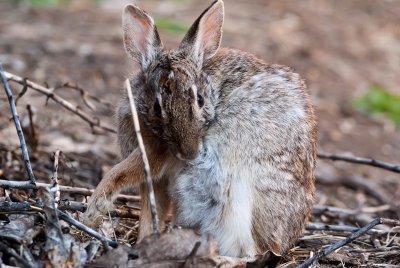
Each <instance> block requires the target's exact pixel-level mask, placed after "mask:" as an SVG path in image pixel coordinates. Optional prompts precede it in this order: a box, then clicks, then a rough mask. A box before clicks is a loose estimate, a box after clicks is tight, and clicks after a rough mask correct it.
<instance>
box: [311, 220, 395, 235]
mask: <svg viewBox="0 0 400 268" xmlns="http://www.w3.org/2000/svg"><path fill="white" fill-rule="evenodd" d="M358 229H360V228H358V227H354V226H348V225H331V224H322V223H314V222H309V223H308V224H307V225H306V230H308V231H329V232H354V231H357V230H358ZM367 233H368V234H377V235H384V234H387V232H385V231H382V230H377V229H371V230H369V231H368V232H367ZM392 233H397V232H392Z"/></svg>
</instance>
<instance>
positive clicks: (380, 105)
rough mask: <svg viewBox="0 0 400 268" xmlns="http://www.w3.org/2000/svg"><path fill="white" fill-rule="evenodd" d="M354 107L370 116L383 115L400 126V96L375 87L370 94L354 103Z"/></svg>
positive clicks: (369, 91) (371, 88) (370, 90)
mask: <svg viewBox="0 0 400 268" xmlns="http://www.w3.org/2000/svg"><path fill="white" fill-rule="evenodd" d="M353 104H354V107H355V108H356V109H358V110H362V111H366V112H368V113H370V114H381V115H384V116H385V117H387V118H389V119H390V120H392V121H393V122H394V123H395V124H396V125H397V126H400V95H395V94H392V93H390V92H388V91H387V90H385V89H384V88H382V87H380V86H377V85H374V86H371V87H370V88H369V90H368V92H367V93H366V94H365V95H363V96H361V97H360V98H358V99H357V100H355V101H354V103H353Z"/></svg>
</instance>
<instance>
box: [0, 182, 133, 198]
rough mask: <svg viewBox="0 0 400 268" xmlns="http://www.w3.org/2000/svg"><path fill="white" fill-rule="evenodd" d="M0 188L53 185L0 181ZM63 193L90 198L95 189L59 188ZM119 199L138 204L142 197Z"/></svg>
mask: <svg viewBox="0 0 400 268" xmlns="http://www.w3.org/2000/svg"><path fill="white" fill-rule="evenodd" d="M0 187H1V188H4V189H35V190H37V189H38V187H52V184H47V183H42V182H37V183H36V185H32V184H30V182H29V181H8V180H0ZM58 187H59V188H60V190H61V192H66V193H71V194H79V195H84V196H90V195H92V194H93V192H94V190H93V189H86V188H80V187H72V186H64V185H59V186H58ZM117 199H118V200H120V201H125V202H138V201H140V196H137V195H125V194H119V195H118V196H117Z"/></svg>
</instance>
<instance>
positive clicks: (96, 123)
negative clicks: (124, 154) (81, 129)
mask: <svg viewBox="0 0 400 268" xmlns="http://www.w3.org/2000/svg"><path fill="white" fill-rule="evenodd" d="M4 73H5V77H6V78H7V79H9V80H11V81H14V82H16V83H18V84H21V85H27V86H28V87H29V88H31V89H33V90H35V91H37V92H39V93H42V94H44V95H46V96H47V98H50V99H52V100H54V101H55V102H56V103H58V104H60V105H61V106H63V107H64V108H66V109H67V110H68V111H70V112H72V113H74V114H76V115H77V116H79V117H80V118H82V119H83V120H84V121H86V122H87V123H89V125H90V127H91V128H92V129H93V128H94V127H98V128H100V129H103V130H105V131H108V132H112V133H116V131H115V129H114V128H112V127H109V126H106V125H103V124H102V123H101V122H100V120H99V119H98V118H95V117H92V116H90V115H89V114H87V113H85V112H84V111H82V110H81V109H80V108H79V107H78V106H76V105H73V104H72V103H70V102H69V101H67V100H65V99H63V98H62V97H61V96H60V95H58V94H56V93H54V91H53V90H52V89H49V88H46V87H44V86H41V85H39V84H36V83H34V82H32V81H30V80H27V79H26V80H25V81H24V78H22V77H19V76H17V75H15V74H12V73H8V72H4Z"/></svg>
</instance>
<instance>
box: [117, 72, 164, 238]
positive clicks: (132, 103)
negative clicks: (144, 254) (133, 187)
mask: <svg viewBox="0 0 400 268" xmlns="http://www.w3.org/2000/svg"><path fill="white" fill-rule="evenodd" d="M125 84H126V90H127V91H128V97H129V104H130V106H131V112H132V120H133V125H134V126H135V132H136V137H137V141H138V145H139V149H140V152H141V154H142V158H143V164H144V172H145V174H146V185H147V191H148V192H147V194H148V198H149V203H150V211H151V218H152V222H153V232H154V233H160V230H159V226H158V215H157V208H156V199H155V197H154V189H153V182H152V180H151V173H150V165H149V161H148V159H147V155H146V150H145V148H144V143H143V138H142V134H141V133H140V126H139V118H138V115H137V111H136V107H135V101H134V99H133V95H132V89H131V84H130V82H129V79H126V82H125Z"/></svg>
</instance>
